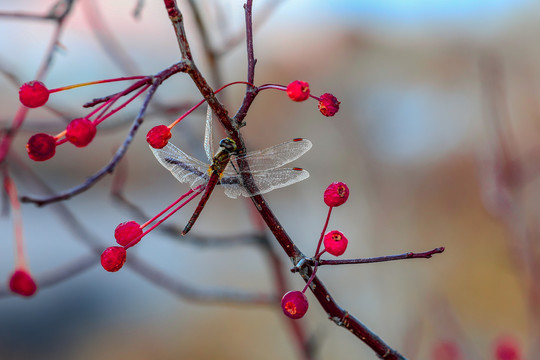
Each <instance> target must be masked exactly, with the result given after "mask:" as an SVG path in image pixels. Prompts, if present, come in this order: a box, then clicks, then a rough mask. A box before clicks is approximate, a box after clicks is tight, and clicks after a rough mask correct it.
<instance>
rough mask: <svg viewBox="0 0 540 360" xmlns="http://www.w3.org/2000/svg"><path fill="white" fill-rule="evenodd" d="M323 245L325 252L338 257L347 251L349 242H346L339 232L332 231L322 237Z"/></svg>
mask: <svg viewBox="0 0 540 360" xmlns="http://www.w3.org/2000/svg"><path fill="white" fill-rule="evenodd" d="M323 243H324V249H325V250H326V252H328V253H329V254H332V255H334V256H340V255H342V254H343V253H344V252H345V249H347V245H348V244H349V240H347V238H346V237H345V235H343V233H342V232H341V231H338V230H332V231H330V232H328V233H326V235H324V239H323Z"/></svg>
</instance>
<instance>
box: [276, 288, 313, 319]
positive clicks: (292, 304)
mask: <svg viewBox="0 0 540 360" xmlns="http://www.w3.org/2000/svg"><path fill="white" fill-rule="evenodd" d="M308 307H309V303H308V300H307V297H306V295H304V293H303V292H301V291H289V292H288V293H286V294H285V295H283V297H282V298H281V309H282V310H283V313H284V314H285V315H287V316H288V317H290V318H291V319H300V318H301V317H303V316H304V315H305V314H306V312H307V311H308Z"/></svg>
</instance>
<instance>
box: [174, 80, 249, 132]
mask: <svg viewBox="0 0 540 360" xmlns="http://www.w3.org/2000/svg"><path fill="white" fill-rule="evenodd" d="M235 84H244V85H251V86H255V85H253V84H251V83H248V82H246V81H235V82H232V83H228V84H225V85H223V86H222V87H220V88H219V89H217V90H216V91H215V92H214V94H217V93H218V92H220V91H221V90H223V89H225V88H226V87H229V86H231V85H235ZM205 101H206V99H203V100H201V101H199V102H198V103H197V104H196V105H195V106H193V107H192V108H191V109H189V110H188V111H186V112H185V113H184V114H183V115H182V116H180V117H179V118H178V119H176V120H175V121H173V123H172V124H170V125H169V126H168V128H169V129H172V128H173V127H175V126H176V125H177V124H178V123H179V122H180V121H182V120H183V119H184V118H185V117H186V116H188V115H189V114H191V113H192V112H193V111H195V109H197V108H198V107H199V106H201V105H202V104H204V102H205Z"/></svg>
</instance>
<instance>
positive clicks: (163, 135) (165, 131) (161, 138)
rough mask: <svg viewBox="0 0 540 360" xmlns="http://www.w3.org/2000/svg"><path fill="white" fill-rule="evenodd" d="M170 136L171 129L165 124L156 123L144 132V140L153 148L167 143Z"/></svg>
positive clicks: (158, 147) (161, 146)
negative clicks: (146, 132) (156, 124)
mask: <svg viewBox="0 0 540 360" xmlns="http://www.w3.org/2000/svg"><path fill="white" fill-rule="evenodd" d="M171 136H172V134H171V130H170V129H169V128H168V127H167V126H166V125H158V126H154V127H153V128H151V129H150V131H149V132H148V134H146V142H147V143H148V144H149V145H150V146H151V147H153V148H154V149H161V148H163V147H165V145H167V143H168V142H169V139H170V138H171Z"/></svg>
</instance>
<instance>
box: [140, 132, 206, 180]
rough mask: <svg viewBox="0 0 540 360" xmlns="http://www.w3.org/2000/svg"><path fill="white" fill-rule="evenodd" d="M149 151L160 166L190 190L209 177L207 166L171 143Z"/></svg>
mask: <svg viewBox="0 0 540 360" xmlns="http://www.w3.org/2000/svg"><path fill="white" fill-rule="evenodd" d="M150 150H152V152H153V153H154V156H155V157H156V159H157V160H158V161H159V162H160V164H161V165H163V166H164V167H165V168H166V169H167V170H169V171H170V172H171V173H172V174H173V175H174V177H175V178H176V179H178V181H180V182H181V183H186V184H189V185H190V186H191V188H192V189H195V188H196V187H197V186H199V185H203V184H205V183H206V182H207V181H208V178H209V177H210V176H209V174H208V166H209V165H208V164H205V163H203V162H201V161H199V160H197V159H195V158H192V157H191V156H189V155H187V154H186V153H184V152H183V151H182V150H180V149H179V148H177V147H176V146H174V145H173V144H171V143H168V144H167V145H166V146H165V147H164V148H162V149H154V148H152V147H150Z"/></svg>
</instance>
